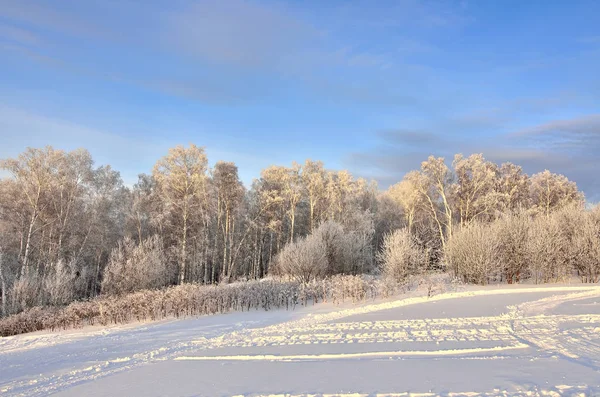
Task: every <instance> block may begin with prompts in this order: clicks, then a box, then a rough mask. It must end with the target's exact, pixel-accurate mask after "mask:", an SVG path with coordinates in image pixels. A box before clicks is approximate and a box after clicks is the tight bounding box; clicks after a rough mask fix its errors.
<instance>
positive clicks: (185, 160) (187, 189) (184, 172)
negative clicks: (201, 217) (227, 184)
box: [152, 144, 208, 284]
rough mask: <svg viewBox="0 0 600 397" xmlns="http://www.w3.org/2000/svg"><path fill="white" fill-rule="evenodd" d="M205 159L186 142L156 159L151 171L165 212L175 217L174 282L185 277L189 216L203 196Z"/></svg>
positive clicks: (206, 165) (206, 166) (206, 164)
mask: <svg viewBox="0 0 600 397" xmlns="http://www.w3.org/2000/svg"><path fill="white" fill-rule="evenodd" d="M207 169H208V160H207V158H206V154H205V153H204V148H201V147H198V146H196V145H194V144H190V146H189V147H188V148H185V147H183V146H177V147H175V148H172V149H169V153H168V154H167V155H166V156H165V157H163V158H162V159H160V160H159V161H158V162H157V163H156V164H155V165H154V169H153V171H152V175H153V177H154V179H155V180H156V183H157V187H158V191H159V194H160V197H161V199H162V200H163V201H164V203H165V206H166V209H167V211H169V212H170V213H171V215H172V216H173V217H174V218H175V219H176V225H175V226H176V233H175V234H176V235H177V236H178V237H177V243H178V246H179V250H180V254H179V274H178V282H179V284H183V282H184V281H185V277H186V263H187V259H188V258H187V246H188V238H189V230H188V228H189V226H190V221H191V217H192V216H193V215H194V213H195V211H198V210H200V209H201V206H202V204H203V200H204V199H205V193H206V192H205V189H206V179H207V176H206V172H207Z"/></svg>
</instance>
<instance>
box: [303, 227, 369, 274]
mask: <svg viewBox="0 0 600 397" xmlns="http://www.w3.org/2000/svg"><path fill="white" fill-rule="evenodd" d="M364 223H365V222H363V223H362V224H361V225H362V227H361V228H359V229H357V230H350V231H347V230H345V229H344V227H343V226H342V225H340V224H339V223H337V222H333V221H327V222H324V223H322V224H321V225H320V226H319V227H318V228H317V229H316V230H315V231H314V232H313V233H312V235H311V236H313V237H314V238H315V239H317V240H320V241H321V242H322V244H323V245H324V247H325V251H326V259H327V266H326V267H327V270H326V273H327V274H328V275H334V274H361V273H366V272H368V271H370V270H371V268H372V263H373V249H372V244H371V241H372V237H373V235H372V229H370V228H368V227H366V226H365V225H364Z"/></svg>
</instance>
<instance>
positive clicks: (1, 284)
mask: <svg viewBox="0 0 600 397" xmlns="http://www.w3.org/2000/svg"><path fill="white" fill-rule="evenodd" d="M3 259H4V258H3V252H2V247H0V288H2V297H1V299H2V317H6V280H5V278H4V272H3V271H2V270H3Z"/></svg>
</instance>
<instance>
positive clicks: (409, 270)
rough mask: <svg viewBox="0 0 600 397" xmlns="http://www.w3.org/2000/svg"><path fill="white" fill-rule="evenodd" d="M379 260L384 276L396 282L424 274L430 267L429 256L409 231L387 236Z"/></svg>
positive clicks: (379, 253) (403, 230)
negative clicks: (412, 275)
mask: <svg viewBox="0 0 600 397" xmlns="http://www.w3.org/2000/svg"><path fill="white" fill-rule="evenodd" d="M377 259H378V261H379V265H380V268H381V272H382V274H383V275H384V276H385V277H389V278H391V279H394V280H396V281H402V280H404V279H405V278H406V277H407V276H409V275H411V274H417V273H420V272H423V271H425V270H427V265H428V258H427V254H426V253H425V251H424V250H423V248H422V247H421V246H419V244H417V242H416V241H415V237H414V236H413V235H412V234H411V233H410V232H409V231H408V230H407V229H398V230H396V231H394V232H392V233H389V234H387V235H386V236H385V237H384V239H383V245H382V247H381V250H380V251H379V252H378V253H377Z"/></svg>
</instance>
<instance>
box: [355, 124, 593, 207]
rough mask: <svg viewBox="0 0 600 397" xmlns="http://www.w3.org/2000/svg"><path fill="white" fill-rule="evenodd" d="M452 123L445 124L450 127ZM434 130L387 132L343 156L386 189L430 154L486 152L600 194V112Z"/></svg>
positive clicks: (448, 155)
mask: <svg viewBox="0 0 600 397" xmlns="http://www.w3.org/2000/svg"><path fill="white" fill-rule="evenodd" d="M451 124H452V123H451V122H447V123H444V125H451ZM441 131H442V130H441V129H433V130H407V129H398V130H386V131H380V132H377V133H376V134H375V136H376V137H378V138H379V139H378V141H377V146H376V147H374V148H371V149H369V150H365V151H363V152H357V153H352V154H350V155H349V156H347V158H346V159H345V163H346V165H347V166H348V167H350V168H351V169H353V170H355V172H357V173H358V174H361V173H362V174H363V175H365V176H370V177H374V178H376V179H378V180H379V181H380V183H381V185H382V187H384V188H385V187H387V186H388V185H390V184H392V183H395V182H397V181H399V180H401V179H402V177H403V176H404V174H406V173H407V172H409V171H411V170H414V169H418V168H419V167H420V163H421V161H423V160H425V159H426V158H427V156H428V155H430V154H433V155H436V156H442V157H445V158H446V159H447V160H448V161H451V159H452V157H453V155H454V154H456V153H463V154H465V155H469V154H472V153H483V154H484V156H486V158H487V159H489V160H491V161H494V162H496V163H502V162H507V161H510V162H513V163H515V164H518V165H521V166H523V168H524V169H525V171H526V172H528V173H530V174H531V173H536V172H540V171H543V170H544V169H549V170H551V171H553V172H557V173H562V174H565V175H567V177H569V178H570V179H572V180H574V181H575V182H577V183H578V185H579V187H580V188H581V189H582V190H583V191H584V192H585V193H586V196H587V197H588V199H592V200H597V199H599V198H600V180H599V179H598V178H597V176H596V175H597V166H598V162H597V156H598V155H597V154H598V153H600V115H597V114H591V115H585V116H581V117H574V118H572V119H563V120H552V121H549V122H545V123H540V124H538V125H532V126H531V127H527V128H523V129H520V130H518V131H515V132H509V133H505V134H496V135H486V136H482V135H476V136H474V137H473V138H472V139H468V138H466V139H465V137H460V138H458V137H457V136H454V135H448V134H444V133H442V132H441Z"/></svg>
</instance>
